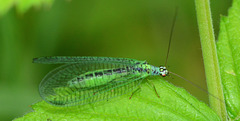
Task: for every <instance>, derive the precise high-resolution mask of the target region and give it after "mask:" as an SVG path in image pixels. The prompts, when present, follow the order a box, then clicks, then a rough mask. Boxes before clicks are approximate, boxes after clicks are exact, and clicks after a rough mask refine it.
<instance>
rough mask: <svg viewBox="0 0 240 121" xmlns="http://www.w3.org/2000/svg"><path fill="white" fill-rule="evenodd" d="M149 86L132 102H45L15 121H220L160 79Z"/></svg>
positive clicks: (121, 99)
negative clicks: (83, 103)
mask: <svg viewBox="0 0 240 121" xmlns="http://www.w3.org/2000/svg"><path fill="white" fill-rule="evenodd" d="M149 82H150V83H148V82H147V81H144V82H143V83H142V84H141V88H140V91H139V92H138V91H137V92H136V93H134V95H133V97H132V99H131V100H130V99H129V97H130V96H131V94H132V93H128V94H125V95H123V96H120V97H116V98H113V99H110V100H108V101H100V102H97V103H93V104H88V105H81V106H74V107H55V106H52V105H50V104H47V103H46V102H44V101H42V102H39V103H36V104H34V105H32V108H33V110H34V112H31V113H28V114H26V115H25V116H23V117H21V118H18V119H16V120H17V121H21V120H24V121H25V120H69V121H73V120H178V121H179V120H199V121H204V120H206V121H209V120H211V121H218V120H220V118H219V117H218V115H217V114H216V113H215V112H214V111H213V110H212V109H210V108H209V107H208V106H207V105H206V104H205V103H203V102H200V101H198V100H197V99H196V98H195V97H193V96H191V95H190V94H189V93H188V92H187V91H185V90H184V89H182V88H178V87H175V86H174V85H172V84H170V83H168V82H167V81H165V80H162V79H159V77H150V78H149ZM152 84H154V85H155V87H156V90H157V92H158V94H159V95H160V98H158V97H157V95H156V93H155V91H154V88H153V87H152Z"/></svg>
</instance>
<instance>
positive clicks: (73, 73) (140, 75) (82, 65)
mask: <svg viewBox="0 0 240 121" xmlns="http://www.w3.org/2000/svg"><path fill="white" fill-rule="evenodd" d="M33 62H34V63H42V64H64V65H62V66H60V67H58V68H56V69H54V70H53V71H51V72H49V73H48V74H47V75H46V76H45V77H44V79H43V80H42V82H41V83H40V85H39V92H40V95H41V97H42V98H43V99H44V100H45V101H46V102H48V103H50V104H52V105H56V106H75V105H82V104H88V103H93V102H97V101H100V100H106V99H110V98H112V97H116V96H119V95H122V94H125V93H127V92H130V91H133V90H134V89H135V88H136V87H138V85H140V84H141V82H142V80H143V79H144V78H146V77H147V76H150V75H161V76H163V77H164V76H167V75H168V70H167V69H166V67H164V66H161V67H155V66H152V65H149V64H148V63H147V62H146V61H138V60H134V59H128V58H111V57H77V56H76V57H67V56H66V57H64V56H55V57H40V58H35V59H34V60H33Z"/></svg>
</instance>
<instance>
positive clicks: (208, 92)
mask: <svg viewBox="0 0 240 121" xmlns="http://www.w3.org/2000/svg"><path fill="white" fill-rule="evenodd" d="M169 73H171V74H173V75H175V76H177V77H179V78H181V79H183V80H185V81H187V82H188V83H190V84H192V85H193V86H195V87H197V88H199V89H201V90H202V91H204V92H206V93H207V94H209V95H211V96H213V97H214V98H216V99H218V100H219V101H221V102H223V103H225V102H224V101H223V100H221V99H219V98H218V97H216V96H215V95H213V94H211V93H209V92H208V91H207V90H205V89H203V88H202V87H200V86H199V85H197V84H195V83H193V82H192V81H190V80H187V79H186V78H184V77H182V76H180V75H178V74H176V73H173V72H170V71H169Z"/></svg>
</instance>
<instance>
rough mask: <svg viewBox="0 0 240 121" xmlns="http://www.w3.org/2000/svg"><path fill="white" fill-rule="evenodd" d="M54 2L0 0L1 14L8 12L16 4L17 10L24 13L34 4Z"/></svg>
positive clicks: (49, 0) (46, 0) (36, 5)
mask: <svg viewBox="0 0 240 121" xmlns="http://www.w3.org/2000/svg"><path fill="white" fill-rule="evenodd" d="M52 2H53V0H0V16H2V15H3V14H5V13H7V11H9V10H10V9H11V8H12V7H13V6H16V9H17V11H18V12H19V13H21V14H22V13H24V12H26V11H27V10H28V9H29V8H31V7H32V6H34V7H40V6H41V5H47V6H50V5H51V4H52Z"/></svg>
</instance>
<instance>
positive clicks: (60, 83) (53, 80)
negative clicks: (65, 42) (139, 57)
mask: <svg viewBox="0 0 240 121" xmlns="http://www.w3.org/2000/svg"><path fill="white" fill-rule="evenodd" d="M134 65H135V64H128V63H110V62H107V61H106V62H103V61H100V62H94V61H82V62H79V63H75V64H65V65H62V66H60V67H58V68H56V69H54V70H53V71H51V72H49V73H48V74H47V75H46V76H45V77H44V78H43V80H42V82H41V83H40V85H39V92H40V95H41V97H42V98H43V99H44V100H46V101H47V102H49V100H48V99H50V98H49V97H51V96H57V95H64V93H66V91H64V90H65V89H67V90H68V88H69V86H68V82H69V81H70V80H72V79H73V78H75V77H76V76H79V75H81V74H84V73H86V72H90V71H95V70H100V69H114V68H123V67H126V66H134ZM129 78H130V77H129ZM109 81H110V80H109ZM113 84H114V83H113ZM118 84H121V83H120V82H119V83H118ZM98 88H99V89H100V87H98ZM105 88H106V87H105ZM69 89H70V90H71V89H72V90H73V91H74V92H79V93H86V92H84V90H86V91H89V89H88V88H84V89H81V90H77V89H74V88H69ZM101 89H103V88H101ZM61 90H63V91H61ZM76 90H77V91H76ZM90 90H92V91H95V92H96V91H97V89H96V88H94V89H93V88H91V89H90ZM59 92H63V93H61V94H59ZM101 92H103V91H101ZM75 94H76V95H77V94H78V93H75ZM86 94H88V93H86ZM66 95H68V94H67V93H66ZM78 95H80V94H78ZM84 96H86V95H84ZM75 97H76V96H75ZM61 98H63V97H61ZM81 98H82V99H83V97H81Z"/></svg>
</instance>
